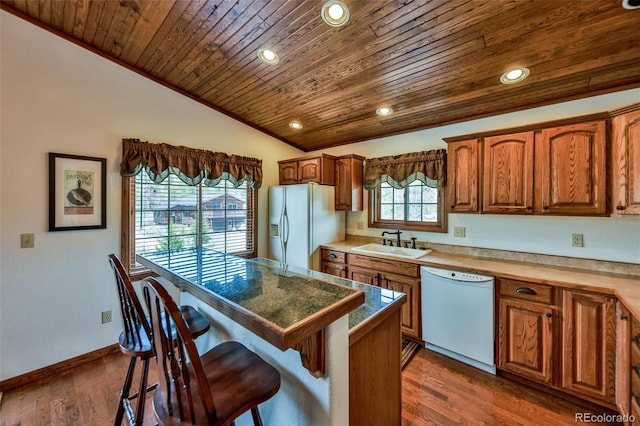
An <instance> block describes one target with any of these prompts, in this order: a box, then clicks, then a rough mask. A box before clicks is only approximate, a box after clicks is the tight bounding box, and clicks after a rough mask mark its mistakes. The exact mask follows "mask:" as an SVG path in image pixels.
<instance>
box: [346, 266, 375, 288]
mask: <svg viewBox="0 0 640 426" xmlns="http://www.w3.org/2000/svg"><path fill="white" fill-rule="evenodd" d="M379 275H380V274H378V273H377V272H375V271H372V270H371V269H365V268H358V267H357V266H351V265H349V266H348V267H347V278H349V279H350V280H353V281H358V282H361V283H365V284H370V285H375V286H380V283H379V281H378V277H379Z"/></svg>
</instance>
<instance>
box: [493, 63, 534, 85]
mask: <svg viewBox="0 0 640 426" xmlns="http://www.w3.org/2000/svg"><path fill="white" fill-rule="evenodd" d="M528 75H529V68H525V67H520V68H514V69H512V70H509V71H507V72H505V73H504V74H502V75H501V76H500V82H501V83H503V84H514V83H519V82H521V81H522V80H524V79H525V78H527V76H528Z"/></svg>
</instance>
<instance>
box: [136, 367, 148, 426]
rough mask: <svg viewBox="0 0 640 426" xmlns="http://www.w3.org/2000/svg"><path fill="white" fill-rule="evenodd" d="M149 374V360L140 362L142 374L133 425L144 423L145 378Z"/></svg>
mask: <svg viewBox="0 0 640 426" xmlns="http://www.w3.org/2000/svg"><path fill="white" fill-rule="evenodd" d="M148 374H149V358H145V359H143V360H142V374H141V375H140V388H139V389H140V390H139V392H138V407H137V408H136V419H135V425H136V426H138V425H139V426H142V423H143V422H144V404H145V403H146V401H147V376H148Z"/></svg>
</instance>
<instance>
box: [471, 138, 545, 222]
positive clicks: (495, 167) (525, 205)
mask: <svg viewBox="0 0 640 426" xmlns="http://www.w3.org/2000/svg"><path fill="white" fill-rule="evenodd" d="M533 152H534V135H533V132H522V133H515V134H509V135H501V136H490V137H486V138H484V160H483V185H482V187H483V203H482V211H483V212H485V213H533Z"/></svg>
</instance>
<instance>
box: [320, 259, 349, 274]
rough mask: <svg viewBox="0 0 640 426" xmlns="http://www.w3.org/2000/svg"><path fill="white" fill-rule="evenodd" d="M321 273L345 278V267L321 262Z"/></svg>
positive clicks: (339, 264)
mask: <svg viewBox="0 0 640 426" xmlns="http://www.w3.org/2000/svg"><path fill="white" fill-rule="evenodd" d="M320 268H321V272H324V273H325V274H330V275H335V276H336V277H341V278H347V267H346V266H345V264H344V263H333V262H325V261H323V262H322V264H321V266H320Z"/></svg>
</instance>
